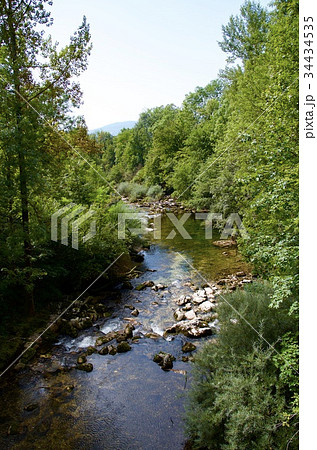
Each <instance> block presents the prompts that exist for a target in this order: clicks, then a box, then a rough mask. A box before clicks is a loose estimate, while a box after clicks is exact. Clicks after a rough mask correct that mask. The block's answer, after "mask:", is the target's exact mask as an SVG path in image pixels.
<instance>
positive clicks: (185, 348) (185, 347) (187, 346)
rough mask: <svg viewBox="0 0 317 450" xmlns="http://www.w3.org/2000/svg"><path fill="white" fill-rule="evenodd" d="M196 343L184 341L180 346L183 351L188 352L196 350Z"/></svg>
mask: <svg viewBox="0 0 317 450" xmlns="http://www.w3.org/2000/svg"><path fill="white" fill-rule="evenodd" d="M196 348H197V347H196V345H195V344H193V343H192V342H185V344H184V345H183V347H182V351H183V352H184V353H189V352H193V351H194V350H196Z"/></svg>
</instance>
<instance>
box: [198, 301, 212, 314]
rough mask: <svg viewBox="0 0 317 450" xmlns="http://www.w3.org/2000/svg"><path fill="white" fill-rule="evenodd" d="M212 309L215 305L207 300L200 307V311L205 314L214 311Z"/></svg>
mask: <svg viewBox="0 0 317 450" xmlns="http://www.w3.org/2000/svg"><path fill="white" fill-rule="evenodd" d="M212 307H213V304H212V303H211V302H210V301H209V300H206V301H205V302H203V303H201V304H200V305H199V306H198V310H199V311H201V312H203V313H208V312H210V311H211V310H212Z"/></svg>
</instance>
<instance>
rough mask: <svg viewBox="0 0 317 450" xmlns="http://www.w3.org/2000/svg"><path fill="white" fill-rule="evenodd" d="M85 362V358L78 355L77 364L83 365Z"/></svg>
mask: <svg viewBox="0 0 317 450" xmlns="http://www.w3.org/2000/svg"><path fill="white" fill-rule="evenodd" d="M85 362H87V358H86V356H85V355H80V356H78V358H77V364H84V363H85Z"/></svg>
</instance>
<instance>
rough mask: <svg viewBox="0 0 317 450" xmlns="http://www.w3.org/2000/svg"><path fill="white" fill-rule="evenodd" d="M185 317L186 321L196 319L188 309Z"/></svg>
mask: <svg viewBox="0 0 317 450" xmlns="http://www.w3.org/2000/svg"><path fill="white" fill-rule="evenodd" d="M185 317H186V319H187V320H193V319H196V314H195V313H194V311H193V310H192V309H190V310H189V311H186V312H185Z"/></svg>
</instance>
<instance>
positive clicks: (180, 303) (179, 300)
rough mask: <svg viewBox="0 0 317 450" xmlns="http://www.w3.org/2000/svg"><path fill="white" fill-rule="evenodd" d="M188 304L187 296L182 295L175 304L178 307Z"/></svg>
mask: <svg viewBox="0 0 317 450" xmlns="http://www.w3.org/2000/svg"><path fill="white" fill-rule="evenodd" d="M186 302H187V300H186V297H185V295H181V296H180V297H179V298H178V299H176V300H175V303H176V304H177V305H178V306H183V305H185V303H186Z"/></svg>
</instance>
